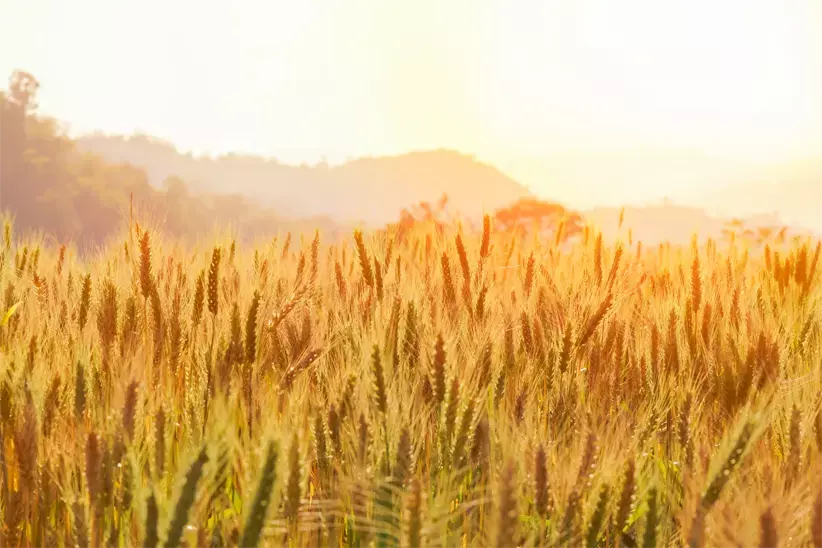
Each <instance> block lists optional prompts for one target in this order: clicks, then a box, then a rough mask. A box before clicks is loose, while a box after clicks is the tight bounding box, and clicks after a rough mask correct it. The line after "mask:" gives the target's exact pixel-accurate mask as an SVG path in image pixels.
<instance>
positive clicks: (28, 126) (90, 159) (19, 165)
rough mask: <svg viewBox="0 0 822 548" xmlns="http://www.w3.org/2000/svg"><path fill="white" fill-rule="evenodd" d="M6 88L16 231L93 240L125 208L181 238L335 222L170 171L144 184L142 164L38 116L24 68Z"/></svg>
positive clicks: (1, 192) (6, 146)
mask: <svg viewBox="0 0 822 548" xmlns="http://www.w3.org/2000/svg"><path fill="white" fill-rule="evenodd" d="M10 88H11V89H10V90H9V91H8V92H6V91H0V119H2V120H3V123H2V124H0V157H2V162H0V213H3V214H5V213H9V214H11V215H13V216H14V224H15V227H16V228H17V229H19V230H21V231H23V232H43V233H45V234H47V235H49V236H50V237H54V238H58V239H59V240H61V241H69V240H70V241H74V242H75V243H77V244H78V245H80V246H81V247H88V246H94V245H97V244H100V243H103V242H104V241H105V240H106V239H108V238H110V237H112V236H113V235H115V234H116V233H117V232H118V231H119V230H121V229H122V228H123V227H124V221H125V220H126V219H127V218H128V215H129V214H130V211H131V208H132V207H135V208H136V209H137V211H138V212H139V213H140V217H141V218H142V219H144V220H148V221H150V222H151V223H152V224H153V225H156V226H157V228H162V230H163V231H164V232H165V233H166V234H168V235H169V236H178V237H182V238H183V239H188V240H192V239H197V238H199V237H201V236H204V235H208V234H209V233H211V232H212V231H213V230H215V229H217V228H223V227H226V226H230V227H231V228H232V229H233V231H234V233H235V235H236V236H237V237H239V238H241V239H246V240H249V239H253V238H259V237H263V236H265V235H269V234H272V233H276V232H278V231H281V230H293V231H301V230H306V229H308V228H310V229H311V230H313V229H314V228H317V229H320V230H322V231H325V232H334V231H335V230H336V229H337V228H338V226H337V224H335V223H333V222H331V221H330V220H329V219H327V218H322V217H319V216H306V217H304V218H302V219H301V220H300V221H297V220H294V219H293V218H289V217H288V216H283V215H278V214H275V212H273V211H272V210H270V209H268V208H265V207H261V206H260V205H258V204H257V203H255V202H254V201H253V200H251V199H249V198H248V197H247V196H243V195H241V194H238V193H234V194H226V193H225V190H222V191H221V192H220V193H203V192H191V191H190V189H189V188H188V186H187V185H186V183H185V182H184V181H183V180H181V179H180V178H177V177H169V178H167V179H165V180H164V181H163V184H162V185H160V186H153V185H150V184H149V183H148V175H147V174H146V172H145V171H144V170H142V169H141V168H139V167H137V166H133V165H129V164H124V163H120V162H116V161H106V160H105V159H103V158H101V157H100V156H98V155H95V154H93V153H90V152H87V151H82V150H79V149H78V147H77V146H76V143H75V141H74V140H72V139H70V138H69V137H67V136H66V135H65V134H64V133H63V132H62V131H61V130H60V127H59V125H58V124H57V122H56V121H54V120H52V119H50V118H46V117H42V116H40V115H39V114H38V113H37V110H36V100H35V99H36V92H37V88H38V84H37V82H36V80H34V78H33V77H31V75H28V74H25V73H19V74H16V75H15V77H13V78H12V82H11V86H10ZM225 188H232V187H231V186H230V185H227V186H226V187H225Z"/></svg>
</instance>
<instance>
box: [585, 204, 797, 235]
mask: <svg viewBox="0 0 822 548" xmlns="http://www.w3.org/2000/svg"><path fill="white" fill-rule="evenodd" d="M622 214H623V209H622V208H617V207H600V208H594V209H591V210H588V211H583V212H582V215H583V217H584V218H585V219H586V220H587V221H588V222H590V223H592V224H593V225H594V226H596V227H597V228H598V229H600V230H602V233H603V235H604V236H605V237H606V238H608V239H615V238H616V237H617V236H621V237H623V238H624V237H626V236H627V234H628V230H629V229H630V230H631V232H632V237H633V240H634V241H642V242H644V243H646V244H651V245H656V244H659V243H662V242H666V241H667V242H671V243H679V244H687V243H688V242H689V241H690V239H691V236H692V235H693V234H694V233H698V234H699V237H700V239H703V240H704V239H706V238H714V239H720V238H722V237H723V236H724V234H723V231H724V230H725V229H727V228H728V227H729V223H730V222H731V219H729V218H727V217H719V216H712V215H711V214H709V213H708V212H706V211H705V210H703V209H700V208H696V207H688V206H681V205H674V204H671V203H662V204H651V205H647V206H642V207H638V206H631V207H626V208H624V218H623V223H622V229H620V228H619V218H620V215H622ZM739 220H740V221H741V223H740V227H741V228H742V230H745V229H752V230H755V229H757V228H759V227H763V228H765V227H770V228H774V227H781V226H784V223H782V222H781V221H780V219H779V218H778V217H776V216H773V215H762V214H760V215H751V216H746V217H744V218H742V219H739ZM789 228H791V229H792V230H791V231H792V232H794V233H803V232H804V231H803V230H802V229H801V228H800V227H795V226H791V227H789Z"/></svg>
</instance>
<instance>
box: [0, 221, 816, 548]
mask: <svg viewBox="0 0 822 548" xmlns="http://www.w3.org/2000/svg"><path fill="white" fill-rule="evenodd" d="M4 234H5V237H4V238H5V239H4V246H5V248H4V251H3V260H2V261H0V297H2V299H0V307H2V309H0V318H2V325H0V353H1V354H0V545H2V546H38V545H60V546H68V545H71V546H75V545H89V544H91V545H111V546H124V547H125V546H159V545H161V544H162V545H164V546H179V545H187V546H204V545H226V546H244V545H268V546H285V545H287V546H292V547H297V546H318V545H323V546H335V547H337V546H345V547H355V546H369V545H373V546H375V547H380V546H397V545H400V544H402V545H409V546H417V545H437V546H483V545H489V544H493V545H506V546H514V545H517V546H567V545H573V546H581V545H585V546H595V547H608V548H610V547H617V546H620V547H626V546H646V545H660V546H662V545H665V546H668V545H676V546H684V545H690V546H727V545H745V546H753V545H760V546H765V545H770V544H775V543H778V544H779V545H780V546H811V545H813V546H819V545H820V543H822V526H820V525H819V523H818V521H819V519H820V516H822V490H820V482H822V441H820V440H822V398H820V395H819V394H820V392H822V379H820V368H819V364H820V362H821V361H822V330H820V323H822V283H820V277H819V266H818V262H819V255H820V251H819V250H820V244H819V242H816V241H810V240H792V241H770V242H768V246H767V248H764V251H761V250H760V249H759V247H755V246H752V245H747V246H746V244H745V242H743V241H741V240H736V241H733V242H730V243H729V242H714V241H707V242H699V241H698V240H696V239H695V240H694V242H693V243H692V244H691V245H690V246H682V247H678V246H674V245H661V246H658V247H650V246H645V247H644V248H643V247H641V246H642V243H641V242H633V241H631V240H630V239H629V240H628V241H617V242H611V243H609V242H606V241H605V239H604V238H603V236H602V235H601V234H599V233H597V232H596V231H595V230H594V229H593V228H590V227H589V228H587V229H586V230H585V232H584V238H583V239H582V240H581V241H579V242H577V243H574V244H569V245H560V239H559V238H557V239H556V240H554V239H553V238H552V239H550V240H541V239H536V238H532V237H520V236H517V235H514V234H509V233H496V232H495V231H494V230H493V226H492V224H491V222H490V219H488V218H486V219H485V221H484V223H483V227H482V231H481V232H478V233H472V232H471V231H470V230H466V229H465V228H464V227H457V226H452V227H449V226H446V227H444V228H443V227H437V226H434V225H427V224H421V225H418V226H416V227H415V228H414V229H413V230H411V231H410V232H403V233H400V232H396V231H395V230H394V229H392V228H389V229H386V230H382V231H379V232H359V231H358V232H356V233H354V234H353V235H352V237H351V238H345V239H343V240H341V241H335V242H325V241H323V240H322V239H321V238H320V235H319V234H318V233H314V234H311V235H307V236H306V237H299V236H298V235H295V236H296V237H292V235H291V234H288V235H286V236H285V237H278V238H277V239H275V240H274V241H273V242H267V243H265V244H263V245H260V246H257V247H255V248H244V247H243V246H241V245H237V244H236V243H235V242H233V241H232V240H230V239H229V238H223V237H218V238H215V239H214V240H213V241H209V242H206V243H205V245H201V246H199V247H197V248H185V247H183V246H181V245H179V244H178V243H177V242H173V241H168V240H166V239H164V237H163V235H162V233H161V232H159V231H156V230H153V229H150V228H146V227H140V226H136V225H135V226H132V227H129V233H128V234H127V235H125V236H124V237H123V238H122V239H119V240H114V241H112V242H111V245H110V246H109V247H107V248H105V249H102V250H100V251H99V252H98V253H96V254H94V255H89V256H86V257H81V256H78V255H77V254H76V252H75V251H74V250H73V248H72V247H71V246H70V245H68V246H67V245H51V244H44V243H43V242H40V241H38V240H34V239H24V240H20V239H18V238H16V237H15V236H14V234H13V230H12V227H11V225H10V224H8V223H7V225H6V228H5V229H4ZM634 248H636V249H634ZM129 249H133V251H131V252H130V251H129ZM757 518H759V519H757Z"/></svg>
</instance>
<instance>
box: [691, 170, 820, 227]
mask: <svg viewBox="0 0 822 548" xmlns="http://www.w3.org/2000/svg"><path fill="white" fill-rule="evenodd" d="M695 203H696V204H698V205H700V206H702V207H704V208H705V209H706V210H708V211H709V212H711V213H713V214H716V215H724V216H727V215H735V216H743V215H752V214H758V213H760V214H774V215H776V216H777V217H778V218H779V220H780V221H781V222H783V223H788V224H794V225H801V226H803V227H805V228H808V229H811V230H813V231H815V232H817V233H819V234H822V158H817V159H809V160H807V161H805V162H798V163H796V164H793V165H790V166H780V169H778V170H777V169H770V170H768V169H765V170H763V171H761V172H760V173H757V174H756V177H755V178H753V179H752V180H751V181H750V182H744V183H737V184H733V185H730V186H726V187H723V188H720V189H717V190H715V191H713V192H710V193H707V194H706V195H704V196H701V197H700V198H699V199H698V200H696V201H695Z"/></svg>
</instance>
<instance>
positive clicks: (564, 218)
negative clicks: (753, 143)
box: [494, 198, 583, 241]
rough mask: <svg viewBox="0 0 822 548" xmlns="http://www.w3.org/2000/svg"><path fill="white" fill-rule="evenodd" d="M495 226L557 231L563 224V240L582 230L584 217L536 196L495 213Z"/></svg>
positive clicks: (512, 229)
mask: <svg viewBox="0 0 822 548" xmlns="http://www.w3.org/2000/svg"><path fill="white" fill-rule="evenodd" d="M494 218H495V226H497V227H498V228H499V229H500V230H508V231H515V232H516V231H528V230H537V231H538V232H540V233H555V232H556V231H557V230H558V229H559V227H560V225H562V238H561V239H562V241H565V240H567V239H569V238H571V237H573V236H574V235H576V234H578V233H580V232H581V231H582V223H583V221H582V218H581V217H580V216H579V214H577V213H576V212H574V211H570V210H568V209H566V208H565V207H564V206H562V205H560V204H556V203H551V202H543V201H540V200H537V199H535V198H522V199H521V200H519V201H517V202H515V203H514V204H512V205H511V206H509V207H506V208H502V209H498V210H497V211H496V213H495V214H494Z"/></svg>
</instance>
